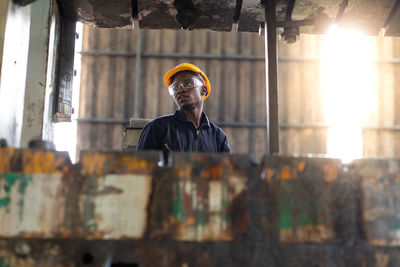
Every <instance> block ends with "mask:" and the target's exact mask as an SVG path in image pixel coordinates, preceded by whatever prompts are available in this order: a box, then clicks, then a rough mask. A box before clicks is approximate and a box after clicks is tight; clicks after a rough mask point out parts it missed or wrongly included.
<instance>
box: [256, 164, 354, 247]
mask: <svg viewBox="0 0 400 267" xmlns="http://www.w3.org/2000/svg"><path fill="white" fill-rule="evenodd" d="M264 162H265V164H264V167H263V169H264V170H265V171H264V173H263V177H265V182H266V183H269V182H270V181H272V182H273V181H274V180H276V179H279V181H280V182H279V189H278V190H279V193H278V192H274V194H277V195H279V199H278V202H279V218H280V221H279V241H281V242H283V243H286V242H289V243H291V242H294V243H305V242H317V243H322V242H326V241H332V240H333V239H334V238H335V231H334V214H335V213H336V212H335V211H334V207H335V201H336V199H335V196H334V193H335V184H334V182H336V181H337V180H338V178H339V175H340V167H341V166H340V162H339V161H338V160H329V159H326V160H323V159H306V158H303V159H301V158H278V159H277V161H276V162H269V161H268V158H267V159H264ZM266 186H267V185H266ZM349 213H350V212H349ZM348 215H349V216H351V215H352V214H348Z"/></svg>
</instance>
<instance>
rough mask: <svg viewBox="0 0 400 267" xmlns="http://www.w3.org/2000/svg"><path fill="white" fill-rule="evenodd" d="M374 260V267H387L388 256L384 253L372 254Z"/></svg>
mask: <svg viewBox="0 0 400 267" xmlns="http://www.w3.org/2000/svg"><path fill="white" fill-rule="evenodd" d="M374 258H375V266H376V267H387V266H389V261H390V258H389V254H388V253H384V252H379V251H377V252H375V253H374Z"/></svg>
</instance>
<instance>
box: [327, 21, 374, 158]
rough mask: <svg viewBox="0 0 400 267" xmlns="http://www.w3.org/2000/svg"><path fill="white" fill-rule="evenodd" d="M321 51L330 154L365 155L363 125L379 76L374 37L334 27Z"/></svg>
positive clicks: (336, 156) (365, 121) (344, 155)
mask: <svg viewBox="0 0 400 267" xmlns="http://www.w3.org/2000/svg"><path fill="white" fill-rule="evenodd" d="M321 53H322V65H321V68H322V69H321V74H322V77H321V80H322V81H321V82H322V90H323V100H324V109H325V110H324V111H325V118H326V122H327V124H328V125H329V129H328V135H327V155H328V156H329V157H335V158H341V159H342V161H344V162H349V161H351V160H353V159H355V158H362V155H363V139H362V129H361V127H362V126H363V125H365V124H366V123H367V119H368V115H369V112H370V108H371V105H372V100H373V97H372V94H373V88H374V79H375V78H374V75H375V73H374V66H373V62H372V54H373V43H372V38H371V37H367V36H363V35H362V34H360V33H358V32H355V31H351V30H343V29H339V28H337V27H333V28H332V29H331V31H330V33H329V34H328V35H326V36H325V37H324V39H323V43H322V51H321Z"/></svg>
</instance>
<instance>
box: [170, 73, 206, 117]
mask: <svg viewBox="0 0 400 267" xmlns="http://www.w3.org/2000/svg"><path fill="white" fill-rule="evenodd" d="M192 79H197V80H200V81H201V82H202V83H201V84H204V83H203V81H202V79H201V78H199V77H198V76H196V75H194V74H191V73H188V72H180V73H178V74H177V75H176V76H175V78H174V80H173V81H172V82H173V83H177V84H178V85H179V86H178V89H177V91H176V93H175V94H174V95H173V97H174V100H175V103H176V104H177V105H178V107H180V108H182V109H183V110H190V109H193V108H195V107H200V106H201V105H202V103H203V96H204V95H205V94H206V93H207V87H206V86H205V85H201V86H196V87H191V88H184V87H183V86H182V84H187V82H188V81H190V80H192Z"/></svg>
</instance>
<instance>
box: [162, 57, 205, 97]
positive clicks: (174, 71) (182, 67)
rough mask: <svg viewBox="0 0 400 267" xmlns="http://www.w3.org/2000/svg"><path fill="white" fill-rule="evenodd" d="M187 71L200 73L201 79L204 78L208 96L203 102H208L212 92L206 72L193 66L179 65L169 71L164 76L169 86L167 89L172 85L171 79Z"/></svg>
mask: <svg viewBox="0 0 400 267" xmlns="http://www.w3.org/2000/svg"><path fill="white" fill-rule="evenodd" d="M186 70H189V71H193V72H195V73H198V74H200V75H201V77H203V80H204V83H205V86H206V87H207V94H206V95H205V96H203V100H206V98H207V97H208V96H209V95H210V92H211V85H210V81H209V80H208V78H207V76H206V75H205V74H204V72H203V71H201V70H200V69H199V68H198V67H197V66H195V65H193V64H189V63H182V64H179V65H178V66H176V67H175V68H173V69H170V70H169V71H167V73H165V75H164V82H165V84H166V85H167V87H169V86H170V85H171V83H172V81H171V77H172V76H174V75H175V74H177V73H178V72H182V71H186Z"/></svg>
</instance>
